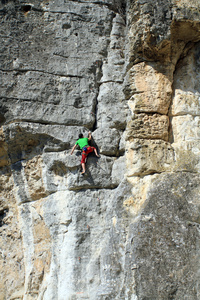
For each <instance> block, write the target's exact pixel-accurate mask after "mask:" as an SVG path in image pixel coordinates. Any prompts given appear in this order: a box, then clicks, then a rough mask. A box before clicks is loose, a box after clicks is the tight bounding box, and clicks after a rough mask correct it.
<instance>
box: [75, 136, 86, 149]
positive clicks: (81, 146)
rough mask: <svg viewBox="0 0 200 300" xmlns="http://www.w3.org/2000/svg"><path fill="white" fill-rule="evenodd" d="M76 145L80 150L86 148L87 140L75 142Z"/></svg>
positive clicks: (82, 139)
mask: <svg viewBox="0 0 200 300" xmlns="http://www.w3.org/2000/svg"><path fill="white" fill-rule="evenodd" d="M76 145H79V147H80V148H81V149H82V148H83V147H85V146H88V138H81V139H79V140H78V141H77V142H76Z"/></svg>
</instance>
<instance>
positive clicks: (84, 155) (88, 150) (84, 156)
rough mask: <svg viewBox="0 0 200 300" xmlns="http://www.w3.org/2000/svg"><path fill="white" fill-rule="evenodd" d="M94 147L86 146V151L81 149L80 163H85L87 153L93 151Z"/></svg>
mask: <svg viewBox="0 0 200 300" xmlns="http://www.w3.org/2000/svg"><path fill="white" fill-rule="evenodd" d="M94 149H95V148H94V147H91V146H89V147H87V150H86V151H83V152H82V159H81V164H85V160H86V158H87V155H88V154H89V153H90V152H93V151H94Z"/></svg>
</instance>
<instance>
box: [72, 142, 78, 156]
mask: <svg viewBox="0 0 200 300" xmlns="http://www.w3.org/2000/svg"><path fill="white" fill-rule="evenodd" d="M76 146H77V145H76V144H75V145H74V147H73V148H72V151H71V155H72V154H73V152H74V150H75V148H76Z"/></svg>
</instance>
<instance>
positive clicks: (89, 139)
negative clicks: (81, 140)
mask: <svg viewBox="0 0 200 300" xmlns="http://www.w3.org/2000/svg"><path fill="white" fill-rule="evenodd" d="M91 138H92V135H91V132H90V131H89V132H88V141H91Z"/></svg>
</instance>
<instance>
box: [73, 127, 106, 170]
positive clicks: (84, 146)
mask: <svg viewBox="0 0 200 300" xmlns="http://www.w3.org/2000/svg"><path fill="white" fill-rule="evenodd" d="M91 138H92V135H91V132H90V131H89V132H88V138H84V136H83V134H82V133H80V134H79V139H78V140H77V141H76V144H75V145H74V147H73V148H72V151H71V155H72V154H73V152H74V150H75V148H76V146H77V145H79V147H80V148H81V150H82V159H81V166H82V172H81V174H85V163H86V158H87V156H88V154H89V153H91V152H93V151H94V153H95V155H96V156H97V157H100V156H99V155H98V153H97V149H96V148H95V147H92V146H89V145H88V142H89V141H90V140H91Z"/></svg>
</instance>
